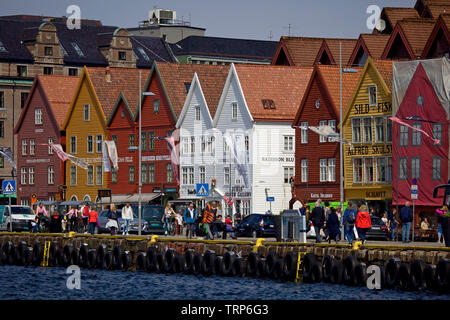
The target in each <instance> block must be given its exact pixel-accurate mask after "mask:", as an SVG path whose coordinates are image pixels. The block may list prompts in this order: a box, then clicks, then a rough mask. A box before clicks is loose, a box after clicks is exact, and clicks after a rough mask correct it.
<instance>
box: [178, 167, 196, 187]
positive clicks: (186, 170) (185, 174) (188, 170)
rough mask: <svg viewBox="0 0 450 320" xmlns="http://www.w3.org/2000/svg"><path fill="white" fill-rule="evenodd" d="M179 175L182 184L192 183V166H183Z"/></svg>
mask: <svg viewBox="0 0 450 320" xmlns="http://www.w3.org/2000/svg"><path fill="white" fill-rule="evenodd" d="M181 177H182V183H183V184H194V168H193V167H183V168H182V176H181Z"/></svg>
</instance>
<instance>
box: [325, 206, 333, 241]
mask: <svg viewBox="0 0 450 320" xmlns="http://www.w3.org/2000/svg"><path fill="white" fill-rule="evenodd" d="M324 205H325V208H324V211H325V225H324V227H323V233H324V234H325V241H327V240H328V226H327V224H326V221H327V220H328V215H329V214H330V213H331V209H330V203H329V202H328V201H325V202H324Z"/></svg>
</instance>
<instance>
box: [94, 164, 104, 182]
mask: <svg viewBox="0 0 450 320" xmlns="http://www.w3.org/2000/svg"><path fill="white" fill-rule="evenodd" d="M95 184H96V185H97V186H102V185H103V166H102V165H97V166H95Z"/></svg>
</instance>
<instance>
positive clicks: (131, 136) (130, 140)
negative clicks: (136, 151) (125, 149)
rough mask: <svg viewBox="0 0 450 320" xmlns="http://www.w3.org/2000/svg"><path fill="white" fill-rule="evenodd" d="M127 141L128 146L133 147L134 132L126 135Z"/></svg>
mask: <svg viewBox="0 0 450 320" xmlns="http://www.w3.org/2000/svg"><path fill="white" fill-rule="evenodd" d="M128 142H129V146H130V147H134V133H132V134H130V135H129V136H128Z"/></svg>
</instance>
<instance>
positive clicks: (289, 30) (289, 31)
mask: <svg viewBox="0 0 450 320" xmlns="http://www.w3.org/2000/svg"><path fill="white" fill-rule="evenodd" d="M283 28H284V29H288V35H289V37H290V36H291V28H292V24H291V23H289V24H288V26H287V27H283Z"/></svg>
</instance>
